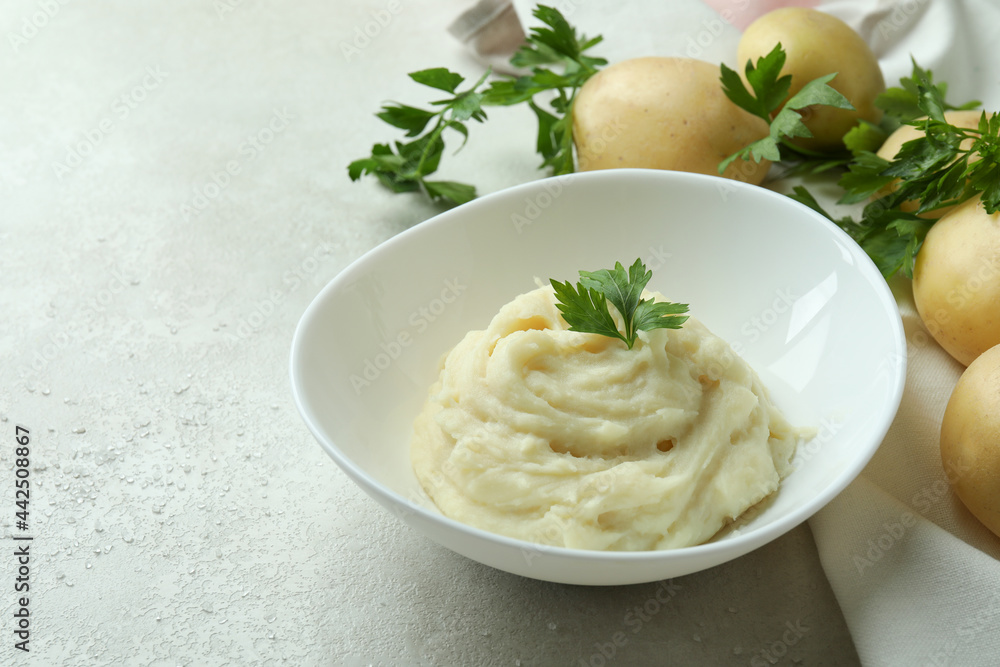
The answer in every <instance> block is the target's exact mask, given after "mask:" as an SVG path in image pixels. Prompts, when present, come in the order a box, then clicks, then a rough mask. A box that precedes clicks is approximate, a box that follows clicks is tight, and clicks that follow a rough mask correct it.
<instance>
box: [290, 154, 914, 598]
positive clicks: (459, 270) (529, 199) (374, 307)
mask: <svg viewBox="0 0 1000 667" xmlns="http://www.w3.org/2000/svg"><path fill="white" fill-rule="evenodd" d="M637 257H640V258H642V259H643V260H644V261H645V263H646V265H647V267H648V268H650V269H651V270H652V271H653V277H652V280H651V282H650V284H649V287H650V288H651V289H655V290H657V291H660V292H662V293H663V294H664V295H665V296H666V297H667V298H668V299H670V300H673V301H678V302H684V303H688V304H690V310H691V314H692V315H693V316H695V317H697V318H699V319H700V320H702V322H704V323H705V324H706V325H707V326H708V327H709V328H710V329H711V330H712V331H714V332H715V333H716V334H718V335H720V336H721V337H723V338H724V339H726V340H727V341H729V342H730V343H731V345H732V346H733V349H734V351H735V352H736V353H738V354H739V355H740V356H742V357H743V358H745V359H746V360H747V361H748V362H749V363H750V365H751V366H752V367H753V368H754V369H755V370H756V371H757V372H758V373H759V375H760V376H761V378H762V380H763V381H764V383H765V385H766V386H767V387H768V388H769V389H770V391H771V394H772V396H773V398H774V400H775V402H776V403H777V404H778V406H779V407H781V408H782V409H783V410H784V412H785V414H786V416H788V417H789V419H790V420H791V421H792V422H793V423H794V424H797V425H801V426H813V427H815V428H816V429H817V435H816V437H815V438H814V439H813V440H812V441H810V442H807V443H804V444H802V445H800V448H799V451H798V453H797V455H796V469H795V471H794V472H793V473H791V474H790V475H789V476H788V478H787V479H786V480H785V481H784V482H783V484H782V487H781V489H780V490H779V493H778V494H777V496H776V497H775V498H774V500H773V501H772V502H770V503H768V504H767V506H766V507H764V508H762V509H761V511H759V512H757V513H756V514H755V516H754V518H753V519H752V520H750V521H748V522H746V523H745V525H741V526H740V528H739V529H738V530H735V531H729V532H727V533H726V534H725V535H720V536H719V537H717V538H716V540H715V541H714V542H715V543H714V544H712V545H706V547H705V548H704V549H703V550H704V551H705V553H706V555H707V554H712V557H711V558H706V559H704V560H701V561H699V560H697V559H695V560H694V561H691V560H690V559H688V560H687V561H685V562H689V563H690V562H695V563H699V562H700V563H703V564H704V563H707V565H703V566H706V567H707V566H708V565H712V564H715V562H711V561H713V560H714V561H716V562H721V561H720V558H721V560H725V559H726V558H729V557H735V556H738V555H740V554H741V553H745V552H746V551H748V550H749V549H751V548H755V547H756V546H759V544H761V543H763V541H766V540H767V539H773V538H774V537H776V536H778V535H780V534H781V533H783V532H785V531H787V530H789V529H790V528H792V527H794V526H795V525H797V524H798V523H800V522H802V521H804V520H805V519H807V518H808V517H809V516H810V515H811V514H812V513H814V512H815V511H816V510H818V509H819V508H820V507H822V506H823V505H824V504H825V503H826V502H828V501H829V500H831V499H832V498H833V497H834V496H835V495H836V494H837V493H839V491H840V490H842V489H843V488H844V487H845V486H846V485H847V484H848V483H849V482H850V481H851V480H852V479H853V478H854V477H855V476H856V475H857V474H858V473H859V472H860V470H861V468H862V467H863V466H864V465H865V463H867V461H868V460H869V459H870V457H871V456H872V454H873V453H874V451H875V449H876V448H877V446H878V444H879V443H880V442H881V439H882V437H883V436H884V434H885V431H886V430H887V429H888V426H889V424H890V422H891V420H892V418H893V416H894V415H895V412H896V409H897V408H898V405H899V400H900V397H901V394H902V384H903V376H904V373H905V342H904V339H903V331H902V326H901V323H900V320H899V314H898V311H897V308H896V304H895V301H894V299H893V297H892V295H891V293H890V291H889V289H888V287H887V286H886V284H885V281H884V280H883V278H882V277H881V276H880V275H879V273H878V271H877V270H876V269H875V267H874V266H873V265H872V263H871V262H870V260H869V259H868V258H867V257H866V256H865V255H864V253H863V252H862V251H860V249H859V248H858V247H857V246H856V244H854V242H853V241H851V240H850V239H849V238H848V237H847V236H846V235H845V234H844V233H843V232H841V231H840V230H839V229H837V228H836V227H835V226H834V225H832V224H831V223H829V222H828V221H827V220H825V219H824V218H822V217H821V216H819V215H818V214H816V213H814V212H813V211H811V210H809V209H807V208H806V207H804V206H801V205H799V204H797V203H796V202H794V201H792V200H790V199H788V198H787V197H784V196H782V195H778V194H776V193H773V192H770V191H768V190H765V189H762V188H758V187H754V186H747V185H744V184H741V183H734V182H730V181H725V180H723V179H719V178H712V177H708V176H700V175H696V174H684V173H678V172H661V171H647V170H614V171H607V172H591V173H583V174H574V175H571V176H566V177H559V178H552V179H545V180H542V181H536V182H533V183H529V184H526V185H523V186H519V187H516V188H512V189H510V190H506V191H503V192H500V193H496V194H494V195H490V196H487V197H483V198H481V199H479V200H476V201H474V202H472V203H470V204H467V205H465V206H462V207H459V208H456V209H453V210H451V211H448V212H446V213H443V214H441V215H439V216H437V217H436V218H434V219H432V220H429V221H427V222H425V223H422V224H420V225H417V226H416V227H414V228H412V229H410V230H408V231H406V232H404V233H402V234H399V235H398V236H396V237H394V238H392V239H390V240H389V241H387V242H386V243H384V244H382V245H381V246H379V247H378V248H376V249H374V250H373V251H371V252H370V253H368V254H367V255H365V256H364V257H363V258H361V259H360V260H358V261H357V262H355V263H354V264H352V265H351V266H350V267H348V268H347V269H345V270H344V271H343V272H342V273H341V274H339V275H338V276H337V277H336V278H335V279H334V280H333V281H332V282H331V283H330V284H329V285H328V286H327V287H326V288H325V289H324V290H323V291H322V292H321V293H320V294H319V295H318V296H317V298H316V299H315V301H314V302H313V303H312V304H311V306H310V307H309V309H308V310H307V311H306V313H305V315H304V316H303V318H302V321H301V322H300V324H299V328H298V330H297V331H296V334H295V340H294V342H293V349H292V360H291V363H292V366H291V374H292V384H293V391H294V394H295V398H296V401H297V403H298V406H299V409H300V411H301V413H302V415H303V418H304V419H305V421H306V423H307V424H308V426H309V428H310V429H311V430H312V432H313V433H314V435H315V436H316V437H317V439H318V440H319V442H320V443H321V445H322V446H323V447H324V448H325V449H326V450H327V452H328V453H329V454H330V455H331V456H332V457H333V458H334V459H335V461H337V463H338V464H339V465H340V466H341V467H342V468H343V469H344V470H345V472H347V474H348V475H350V476H351V477H352V478H353V479H354V480H355V481H356V482H358V483H359V484H360V485H361V486H362V487H363V488H365V490H366V491H368V492H369V493H370V494H372V495H373V496H374V497H375V498H376V499H377V500H379V501H380V502H382V503H383V504H385V505H386V506H389V507H393V508H396V509H397V510H399V509H400V508H406V509H405V510H404V511H401V512H400V514H401V515H402V516H404V518H413V519H415V520H416V521H412V522H411V523H415V524H419V526H421V527H422V529H424V531H425V532H428V528H430V532H431V533H433V534H432V535H431V537H433V538H434V539H437V540H438V541H440V542H442V543H445V544H446V546H451V547H452V548H457V549H458V550H460V551H462V552H463V553H466V555H470V553H469V549H468V548H467V547H456V545H455V544H449V539H452V538H454V539H457V540H462V541H465V542H470V541H471V542H476V541H480V542H481V541H491V540H493V541H495V540H496V539H497V538H496V537H495V536H491V535H489V534H486V533H482V532H481V531H475V530H473V529H469V528H467V527H464V526H461V525H460V524H457V523H456V522H453V521H450V520H448V519H445V518H444V517H441V516H440V515H439V514H437V512H436V510H435V509H434V508H433V507H432V506H431V505H430V503H429V502H428V501H426V498H425V496H424V494H423V493H422V491H421V490H420V488H419V485H418V484H417V482H416V479H415V477H414V475H413V473H412V470H411V468H410V459H409V450H408V448H409V439H410V429H411V425H412V422H413V419H414V418H415V416H416V415H417V413H418V412H419V410H420V408H421V406H422V404H423V402H424V400H425V398H426V396H427V389H428V387H429V385H430V384H431V382H432V381H433V380H434V378H435V377H436V373H437V369H438V365H439V362H440V360H441V357H442V355H444V354H445V353H446V352H447V351H448V350H449V349H450V348H451V347H452V346H453V345H454V344H455V343H457V342H458V340H459V339H460V338H461V337H462V336H463V335H464V334H465V332H466V331H468V330H470V329H481V328H484V327H485V326H487V324H488V323H489V321H490V320H491V318H492V316H493V315H494V314H495V313H496V312H497V310H498V309H499V308H500V306H502V305H503V304H505V303H507V302H508V301H510V300H511V299H512V298H514V297H515V296H516V295H518V294H520V293H522V292H525V291H528V290H530V289H533V288H534V287H535V278H536V277H538V278H540V279H542V280H544V281H546V282H547V281H548V279H549V278H550V277H551V278H557V279H559V280H574V281H575V279H576V278H577V271H578V270H580V269H587V270H596V269H600V268H606V267H610V266H613V265H614V262H615V261H621V262H622V263H623V264H625V265H626V266H627V265H628V264H630V263H631V262H632V261H634V260H635V259H636V258H637ZM449 536H450V537H449ZM512 542H516V541H512ZM508 546H510V545H509V544H508ZM692 549H695V550H697V549H700V547H694V548H692ZM683 551H689V550H677V551H674V552H657V553H655V554H645V555H642V556H634V555H627V554H624V555H623V554H600V555H597V554H584V560H586V561H588V562H590V561H592V562H595V563H598V562H602V561H606V560H607V559H610V558H620V557H625V558H626V559H627V558H633V559H641V560H643V562H649V563H654V562H659V563H660V564H661V566H660V568H659V569H655V568H654V569H651V570H650V571H648V572H643V573H639V572H638V571H634V573H633V574H631V575H629V576H631V577H633V578H634V582H632V583H638V582H639V581H651V580H655V579H657V578H664V577H665V576H676V575H677V574H684V573H687V572H677V573H674V572H673V571H672V570H670V569H669V567H667V566H665V565H663V563H667V564H669V562H670V560H671V559H680V556H679V553H678V552H683ZM547 555H551V556H553V558H552V559H550V560H558V556H560V555H562V556H569V555H579V554H573V553H572V550H552V553H550V554H547ZM473 557H477V556H475V555H473ZM524 560H527V559H524ZM489 564H491V565H494V566H497V567H501V568H502V569H507V570H510V571H516V572H519V573H521V574H527V576H536V577H539V578H551V577H549V576H546V575H544V574H541V575H540V573H539V570H538V569H537V568H535V569H531V568H528V569H527V571H525V568H523V567H521V566H520V565H519V564H517V563H513V564H511V563H505V562H499V563H498V562H491V563H489ZM650 567H652V566H650ZM691 567H692V566H691V565H687V566H686V569H687V570H689V571H694V570H693V569H691ZM556 569H558V568H556ZM585 569H586V568H585V567H583V570H585ZM694 569H698V567H694ZM654 570H655V571H654ZM560 577H561V578H562V580H565V579H566V575H560ZM573 577H575V578H582V579H586V581H577V582H575V583H605V582H601V581H596V580H594V579H593V578H590V577H587V576H585V575H580V576H577V575H573ZM607 583H628V582H607Z"/></svg>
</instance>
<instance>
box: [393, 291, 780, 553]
mask: <svg viewBox="0 0 1000 667" xmlns="http://www.w3.org/2000/svg"><path fill="white" fill-rule="evenodd" d="M644 296H645V297H646V298H650V297H652V298H656V299H657V300H662V299H663V297H661V296H660V295H658V294H655V293H646V294H645V295H644ZM555 303H556V302H555V296H554V294H553V291H552V288H551V287H540V288H538V289H536V290H534V291H531V292H528V293H527V294H522V295H521V296H519V297H517V298H516V299H514V301H512V302H511V303H509V304H507V305H506V306H504V307H503V308H502V309H501V310H500V312H499V313H498V314H497V315H496V316H495V317H494V319H493V321H492V322H491V323H490V325H489V328H487V329H486V330H485V331H472V332H470V333H469V334H467V335H466V336H465V338H464V339H463V340H462V341H461V342H460V343H459V344H458V345H457V346H456V347H455V348H454V349H453V350H452V351H451V352H450V353H449V354H448V355H447V357H446V359H445V361H444V365H443V368H442V370H441V374H440V377H439V378H438V380H437V382H436V383H435V384H434V385H433V386H432V387H431V389H430V396H429V399H428V401H427V403H426V405H425V407H424V409H423V411H422V412H421V414H420V415H419V417H418V418H417V420H416V423H415V428H414V437H413V442H412V446H411V457H412V462H413V468H414V471H415V473H416V476H417V478H418V480H419V481H420V483H421V485H422V486H423V488H424V489H425V490H426V492H427V493H428V495H429V496H430V497H431V498H432V499H433V500H434V502H435V504H436V505H437V506H438V508H439V509H440V510H441V512H442V513H443V514H445V515H446V516H449V517H451V518H453V519H456V520H458V521H461V522H463V523H467V524H469V525H472V526H475V527H478V528H481V529H483V530H487V531H491V532H495V533H500V534H502V535H507V536H509V537H514V538H518V539H522V540H527V541H530V542H534V543H539V544H545V545H553V546H564V547H571V548H579V549H606V550H648V549H669V548H674V547H683V546H689V545H694V544H700V543H702V542H705V541H707V540H709V539H710V538H711V537H712V536H713V535H715V534H716V533H717V532H718V531H719V530H720V529H721V528H722V527H724V526H725V525H726V524H727V523H729V522H731V521H732V520H734V519H735V518H736V517H739V516H740V515H741V514H743V513H744V512H745V511H746V510H747V509H749V508H750V507H752V506H753V505H755V504H757V503H759V502H760V501H761V500H763V499H764V498H766V497H767V496H769V495H770V494H771V493H773V492H774V491H775V490H776V489H777V488H778V483H779V481H780V480H781V478H782V477H783V476H784V475H785V474H787V472H788V471H789V470H790V460H791V457H792V454H793V453H794V450H795V445H796V440H797V430H796V429H794V428H793V427H791V426H790V425H789V423H788V422H787V421H786V420H785V418H784V417H783V416H782V415H781V414H780V413H779V412H778V410H777V409H776V408H775V406H774V405H773V404H772V403H771V401H770V399H769V398H768V395H767V391H766V390H765V388H764V387H763V386H762V385H761V382H760V379H759V378H758V377H757V375H756V373H754V371H753V370H752V369H751V368H750V367H749V366H748V365H747V364H746V362H744V361H743V360H742V359H741V358H740V357H738V356H737V355H736V354H734V353H733V351H732V349H731V348H730V347H729V345H728V344H727V343H726V342H725V341H723V340H722V339H721V338H719V337H717V336H715V335H714V334H712V333H711V332H710V331H708V329H706V328H705V326H704V325H702V324H701V323H700V322H698V321H697V320H695V319H694V318H691V319H689V320H688V321H687V322H686V323H685V324H684V326H683V327H682V328H681V329H657V330H653V331H650V332H640V333H639V336H640V338H639V341H637V342H636V344H635V347H634V348H633V349H631V350H629V349H628V348H626V346H625V345H624V344H623V343H622V342H621V341H620V340H617V339H614V338H609V337H605V336H600V335H597V334H588V333H578V332H573V331H568V330H567V324H566V322H565V321H564V320H563V319H562V317H561V315H560V313H559V311H558V310H557V309H556V305H555Z"/></svg>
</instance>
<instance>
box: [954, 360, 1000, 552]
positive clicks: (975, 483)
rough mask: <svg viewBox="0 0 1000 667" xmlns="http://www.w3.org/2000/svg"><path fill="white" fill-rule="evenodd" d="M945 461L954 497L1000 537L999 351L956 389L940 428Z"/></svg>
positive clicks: (980, 363) (973, 369)
mask: <svg viewBox="0 0 1000 667" xmlns="http://www.w3.org/2000/svg"><path fill="white" fill-rule="evenodd" d="M941 461H942V463H943V464H944V467H945V470H946V471H948V480H949V481H950V482H951V485H952V488H953V489H954V490H955V494H956V495H957V496H958V497H959V499H961V501H962V502H963V503H964V504H965V506H966V507H968V508H969V511H970V512H972V513H973V514H974V515H975V517H976V518H977V519H979V520H980V521H981V522H982V523H983V525H985V526H986V527H987V528H989V529H990V530H991V531H992V532H993V533H994V534H996V535H997V536H1000V346H996V347H992V348H990V349H989V350H987V351H986V352H984V353H983V354H982V355H981V356H980V357H979V358H977V359H976V360H975V361H973V362H972V363H971V364H970V365H969V367H968V368H966V369H965V372H964V373H962V377H961V378H959V380H958V384H957V385H955V389H954V391H953V392H952V394H951V399H950V400H949V401H948V407H947V408H945V413H944V419H943V420H942V422H941Z"/></svg>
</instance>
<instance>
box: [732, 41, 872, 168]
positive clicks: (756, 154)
mask: <svg viewBox="0 0 1000 667" xmlns="http://www.w3.org/2000/svg"><path fill="white" fill-rule="evenodd" d="M785 59H786V55H785V50H784V48H782V46H781V44H778V45H776V46H775V47H774V49H772V50H771V52H770V53H768V54H767V55H766V56H762V57H761V58H758V59H757V63H756V64H754V63H753V62H752V61H747V64H746V69H745V73H746V78H747V83H749V84H750V89H749V90H748V89H747V87H746V85H745V84H744V83H743V79H741V78H740V75H739V73H737V72H736V70H734V69H731V68H729V67H727V66H726V65H725V63H723V64H722V65H721V72H722V74H721V76H720V80H721V81H722V89H723V92H725V94H726V97H728V98H729V99H730V100H731V101H732V102H733V103H734V104H735V105H736V106H738V107H740V108H741V109H744V110H746V111H749V112H750V113H752V114H753V115H755V116H757V117H759V118H762V119H763V120H764V121H766V122H767V124H768V128H769V131H768V135H767V136H766V137H764V138H762V139H758V140H757V141H755V142H753V143H752V144H750V145H748V146H746V147H744V148H742V149H741V150H739V151H737V152H736V153H734V154H733V155H730V156H729V157H728V158H726V159H725V160H723V161H722V162H721V163H720V164H719V173H720V174H721V173H723V172H724V171H725V170H726V167H728V166H729V165H730V163H732V162H733V161H734V160H736V159H738V158H742V159H744V160H751V159H752V160H754V161H755V162H760V161H761V160H770V161H772V162H782V161H788V160H799V161H801V160H803V159H805V160H812V161H819V164H818V165H816V166H814V167H813V171H819V170H824V169H828V168H831V167H833V166H837V165H840V164H843V163H844V161H845V160H844V158H843V157H837V156H831V155H829V154H826V153H821V152H819V151H813V150H810V149H807V148H803V147H802V146H799V145H797V144H795V143H793V142H792V141H791V139H794V138H796V137H804V138H805V137H811V136H813V135H812V132H811V131H810V130H809V128H808V127H806V125H805V123H803V122H802V114H801V113H800V110H801V109H803V108H805V107H808V106H812V105H826V106H832V107H836V108H838V109H853V108H854V107H853V106H852V105H851V103H850V102H849V101H848V100H847V98H846V97H844V96H843V95H841V94H840V92H838V91H837V90H836V89H834V88H833V87H832V86H830V85H829V82H830V81H831V80H832V79H833V78H834V77H836V76H837V74H836V72H834V73H832V74H827V75H826V76H821V77H819V78H818V79H814V80H812V81H810V82H809V83H807V84H806V85H804V86H803V87H802V88H801V89H800V90H799V92H797V93H795V95H793V96H792V97H791V99H789V100H788V101H787V102H785V98H787V97H788V92H789V90H790V88H791V84H792V77H791V75H790V74H786V75H784V76H782V75H781V69H782V68H783V67H784V66H785ZM779 107H780V111H779V110H778V109H779Z"/></svg>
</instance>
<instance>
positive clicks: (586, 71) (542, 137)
mask: <svg viewBox="0 0 1000 667" xmlns="http://www.w3.org/2000/svg"><path fill="white" fill-rule="evenodd" d="M533 14H534V16H535V17H536V18H537V19H538V20H540V21H541V22H542V23H543V24H545V26H547V27H544V28H541V27H537V28H532V30H531V34H530V35H529V37H528V39H527V41H526V42H525V43H524V45H523V46H521V48H520V49H519V50H518V51H517V53H515V54H514V57H513V58H511V60H510V62H511V64H512V65H514V66H515V67H520V68H529V69H530V70H531V74H530V75H525V76H520V77H517V78H515V79H508V80H504V81H496V82H494V83H493V84H492V85H491V86H490V88H489V90H487V91H486V96H485V100H484V103H485V104H489V105H501V106H510V105H514V104H520V103H522V102H527V103H528V106H530V107H531V110H532V111H534V112H535V116H536V118H537V119H538V138H537V141H536V147H535V148H536V151H537V152H538V153H539V154H540V155H541V156H542V158H543V160H542V164H541V168H543V169H544V168H546V167H550V168H551V169H552V173H553V174H556V175H561V174H570V173H572V172H573V170H574V162H573V102H574V101H575V100H576V94H577V92H578V91H579V90H580V88H581V87H582V86H583V84H584V83H586V82H587V79H589V78H590V77H592V76H593V75H594V74H596V73H597V72H598V70H599V69H600V68H601V67H602V66H604V65H606V64H607V62H608V61H607V60H605V59H604V58H599V57H595V56H590V55H587V54H586V52H587V51H588V50H589V49H590V48H592V47H594V46H596V45H597V44H600V43H601V41H602V40H603V38H602V37H601V36H600V35H598V36H597V37H593V38H589V39H588V38H587V37H586V36H583V35H577V33H576V29H575V28H573V26H571V25H570V24H569V23H568V22H567V21H566V19H565V17H563V15H562V14H561V13H560V12H559V10H557V9H554V8H552V7H547V6H545V5H539V6H538V7H536V8H535V10H534V12H533ZM549 65H557V66H558V67H557V68H556V69H552V68H551V67H548V66H549ZM545 94H551V95H552V99H551V100H550V101H549V102H548V104H549V107H550V108H551V111H549V110H547V109H545V108H544V106H543V105H542V103H539V102H538V101H536V97H541V96H543V95H545Z"/></svg>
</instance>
